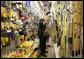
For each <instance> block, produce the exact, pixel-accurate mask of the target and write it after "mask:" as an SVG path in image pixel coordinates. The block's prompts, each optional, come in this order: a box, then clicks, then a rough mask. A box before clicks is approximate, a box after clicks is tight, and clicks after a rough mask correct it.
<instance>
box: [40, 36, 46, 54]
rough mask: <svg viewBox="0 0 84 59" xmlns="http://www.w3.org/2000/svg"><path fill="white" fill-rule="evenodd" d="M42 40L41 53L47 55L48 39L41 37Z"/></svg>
mask: <svg viewBox="0 0 84 59" xmlns="http://www.w3.org/2000/svg"><path fill="white" fill-rule="evenodd" d="M39 38H40V51H41V54H45V48H46V38H45V37H43V36H42V37H39Z"/></svg>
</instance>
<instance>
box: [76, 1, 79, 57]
mask: <svg viewBox="0 0 84 59" xmlns="http://www.w3.org/2000/svg"><path fill="white" fill-rule="evenodd" d="M76 22H77V24H76V27H77V28H76V56H77V55H78V22H79V1H77V19H76Z"/></svg>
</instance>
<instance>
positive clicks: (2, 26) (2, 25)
mask: <svg viewBox="0 0 84 59" xmlns="http://www.w3.org/2000/svg"><path fill="white" fill-rule="evenodd" d="M1 29H2V30H4V22H1Z"/></svg>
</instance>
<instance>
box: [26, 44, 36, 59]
mask: <svg viewBox="0 0 84 59" xmlns="http://www.w3.org/2000/svg"><path fill="white" fill-rule="evenodd" d="M35 48H36V47H35V46H34V48H33V50H32V51H31V52H30V53H29V54H28V55H26V56H25V58H29V57H30V55H31V54H32V53H33V52H34V50H35Z"/></svg>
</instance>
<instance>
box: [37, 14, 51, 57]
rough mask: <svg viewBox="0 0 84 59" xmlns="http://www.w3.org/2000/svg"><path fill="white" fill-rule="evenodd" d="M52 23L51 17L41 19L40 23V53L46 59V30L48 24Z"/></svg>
mask: <svg viewBox="0 0 84 59" xmlns="http://www.w3.org/2000/svg"><path fill="white" fill-rule="evenodd" d="M49 22H50V17H49V16H48V17H47V18H46V20H45V19H40V21H39V27H38V37H39V39H40V51H41V55H42V56H44V57H46V55H45V53H47V51H45V49H46V36H45V35H44V31H45V29H46V24H48V23H49Z"/></svg>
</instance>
